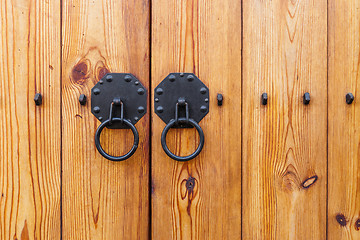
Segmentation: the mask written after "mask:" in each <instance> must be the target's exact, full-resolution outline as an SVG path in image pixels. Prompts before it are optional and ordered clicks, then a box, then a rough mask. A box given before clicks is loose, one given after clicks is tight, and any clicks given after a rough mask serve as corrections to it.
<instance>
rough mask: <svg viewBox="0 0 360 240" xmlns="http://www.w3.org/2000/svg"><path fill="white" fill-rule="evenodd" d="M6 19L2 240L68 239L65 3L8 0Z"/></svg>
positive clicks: (0, 106)
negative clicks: (63, 141) (63, 222)
mask: <svg viewBox="0 0 360 240" xmlns="http://www.w3.org/2000/svg"><path fill="white" fill-rule="evenodd" d="M0 19H1V21H0V112H1V118H0V119H1V120H0V124H1V127H0V192H1V193H0V194H1V195H0V239H60V167H61V164H60V131H61V129H60V120H61V119H60V68H61V66H60V25H61V21H60V3H59V2H58V1H47V2H46V1H26V0H14V1H10V0H0ZM37 92H40V93H41V94H42V95H43V104H42V105H41V106H35V103H34V100H33V98H34V95H35V93H37Z"/></svg>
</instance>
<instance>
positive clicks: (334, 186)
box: [328, 0, 360, 239]
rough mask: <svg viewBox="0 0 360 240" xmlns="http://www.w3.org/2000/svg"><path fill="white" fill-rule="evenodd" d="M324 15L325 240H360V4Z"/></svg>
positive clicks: (335, 7) (335, 4) (344, 4)
mask: <svg viewBox="0 0 360 240" xmlns="http://www.w3.org/2000/svg"><path fill="white" fill-rule="evenodd" d="M328 10H329V18H328V19H329V21H328V28H329V34H328V36H329V37H328V39H329V47H328V61H329V67H328V79H329V105H328V107H329V108H328V109H329V115H328V122H329V134H328V142H329V143H328V146H329V147H328V155H329V159H328V161H329V162H328V176H329V193H328V201H329V202H328V239H359V238H360V157H359V140H360V139H359V137H360V135H359V127H360V124H359V118H360V111H359V107H360V105H359V103H360V102H359V96H360V95H359V87H360V79H359V60H360V59H359V51H360V46H359V38H360V30H359V28H360V2H359V1H356V0H347V1H335V0H331V1H329V5H328ZM348 92H351V93H353V95H354V96H355V100H354V102H353V103H352V104H351V105H348V104H346V102H345V96H346V94H347V93H348Z"/></svg>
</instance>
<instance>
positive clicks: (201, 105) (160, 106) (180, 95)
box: [154, 73, 209, 128]
mask: <svg viewBox="0 0 360 240" xmlns="http://www.w3.org/2000/svg"><path fill="white" fill-rule="evenodd" d="M179 100H180V103H181V102H182V101H185V102H186V104H187V107H186V108H185V107H177V106H180V105H181V104H180V105H177V103H178V102H179ZM154 102H155V104H154V106H155V113H156V114H157V115H158V116H159V117H160V118H161V120H163V121H164V122H165V123H166V124H167V123H169V122H170V121H171V120H173V119H175V115H176V114H178V117H184V116H185V115H186V114H188V116H189V117H190V118H191V119H193V120H194V121H195V122H197V123H199V122H200V121H201V119H203V118H204V117H205V116H206V114H208V112H209V89H208V88H207V87H206V86H205V84H204V83H203V82H201V81H200V79H199V78H198V77H197V76H195V74H193V73H170V74H169V75H168V76H167V77H166V78H165V79H164V80H163V81H162V82H161V83H160V84H159V85H158V86H157V87H156V88H155V93H154ZM186 111H188V112H186ZM173 127H174V128H192V127H193V126H192V125H191V124H188V123H185V122H179V123H177V124H175V125H174V126H173Z"/></svg>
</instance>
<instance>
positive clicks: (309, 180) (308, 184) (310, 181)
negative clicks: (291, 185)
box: [301, 175, 318, 188]
mask: <svg viewBox="0 0 360 240" xmlns="http://www.w3.org/2000/svg"><path fill="white" fill-rule="evenodd" d="M317 180H318V176H317V175H314V176H312V177H309V178H307V179H305V181H303V183H302V184H301V185H302V187H303V188H309V187H311V186H312V185H314V183H315V182H316V181H317Z"/></svg>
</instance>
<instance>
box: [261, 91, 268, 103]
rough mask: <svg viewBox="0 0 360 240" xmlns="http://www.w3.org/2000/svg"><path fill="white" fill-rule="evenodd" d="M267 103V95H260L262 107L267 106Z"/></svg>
mask: <svg viewBox="0 0 360 240" xmlns="http://www.w3.org/2000/svg"><path fill="white" fill-rule="evenodd" d="M267 102H268V95H267V93H263V94H261V104H262V105H267Z"/></svg>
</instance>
